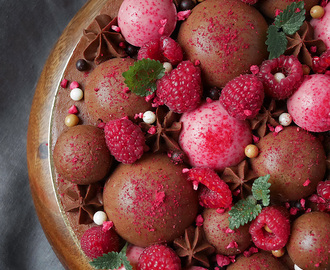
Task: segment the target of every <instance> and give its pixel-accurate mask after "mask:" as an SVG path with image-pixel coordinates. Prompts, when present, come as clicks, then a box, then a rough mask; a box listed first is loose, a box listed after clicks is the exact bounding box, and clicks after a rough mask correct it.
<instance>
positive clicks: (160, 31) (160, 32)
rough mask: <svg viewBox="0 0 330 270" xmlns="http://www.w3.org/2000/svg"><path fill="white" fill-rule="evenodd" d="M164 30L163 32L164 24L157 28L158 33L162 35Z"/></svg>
mask: <svg viewBox="0 0 330 270" xmlns="http://www.w3.org/2000/svg"><path fill="white" fill-rule="evenodd" d="M164 32H165V27H164V26H162V27H161V28H159V30H158V33H159V34H160V35H163V34H164Z"/></svg>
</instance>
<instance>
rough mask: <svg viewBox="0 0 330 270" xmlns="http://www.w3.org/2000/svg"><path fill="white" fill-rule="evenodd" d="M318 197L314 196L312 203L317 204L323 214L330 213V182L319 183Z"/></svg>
mask: <svg viewBox="0 0 330 270" xmlns="http://www.w3.org/2000/svg"><path fill="white" fill-rule="evenodd" d="M316 191H317V195H316V194H315V195H314V200H313V196H312V201H314V202H316V203H317V208H318V210H319V211H322V212H330V180H326V181H321V182H319V183H318V185H317V188H316Z"/></svg>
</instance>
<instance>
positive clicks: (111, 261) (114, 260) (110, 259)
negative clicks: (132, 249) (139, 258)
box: [89, 243, 133, 270]
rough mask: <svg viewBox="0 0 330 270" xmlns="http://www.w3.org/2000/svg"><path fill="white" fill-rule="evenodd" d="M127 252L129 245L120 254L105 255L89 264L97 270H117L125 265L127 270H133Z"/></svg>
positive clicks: (110, 253)
mask: <svg viewBox="0 0 330 270" xmlns="http://www.w3.org/2000/svg"><path fill="white" fill-rule="evenodd" d="M126 250H127V243H126V244H125V246H124V247H123V248H122V250H121V251H120V252H119V253H118V252H114V251H113V252H109V253H108V254H103V255H102V256H101V257H98V258H96V259H94V260H93V261H91V262H90V263H89V264H90V265H91V266H93V267H95V268H96V269H117V268H119V267H121V266H122V265H124V267H125V269H126V270H133V267H132V265H131V264H130V263H129V261H128V259H127V256H126Z"/></svg>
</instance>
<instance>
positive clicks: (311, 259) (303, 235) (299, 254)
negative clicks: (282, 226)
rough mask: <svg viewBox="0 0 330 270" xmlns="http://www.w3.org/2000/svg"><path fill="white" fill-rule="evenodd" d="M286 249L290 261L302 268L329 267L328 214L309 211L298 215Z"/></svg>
mask: <svg viewBox="0 0 330 270" xmlns="http://www.w3.org/2000/svg"><path fill="white" fill-rule="evenodd" d="M287 250H288V253H289V256H290V257H291V259H292V261H293V262H294V263H295V264H297V265H298V266H299V267H300V268H302V269H304V270H311V269H330V215H329V214H327V213H323V212H311V213H306V214H303V215H302V216H300V217H298V218H297V219H296V220H295V221H294V222H293V225H292V229H291V237H290V239H289V242H288V244H287Z"/></svg>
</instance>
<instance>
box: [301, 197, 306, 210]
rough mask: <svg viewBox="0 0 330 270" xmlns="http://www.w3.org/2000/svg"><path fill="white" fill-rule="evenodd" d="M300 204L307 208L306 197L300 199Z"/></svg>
mask: <svg viewBox="0 0 330 270" xmlns="http://www.w3.org/2000/svg"><path fill="white" fill-rule="evenodd" d="M300 204H301V206H302V207H303V208H305V205H306V200H305V199H301V200H300Z"/></svg>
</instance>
